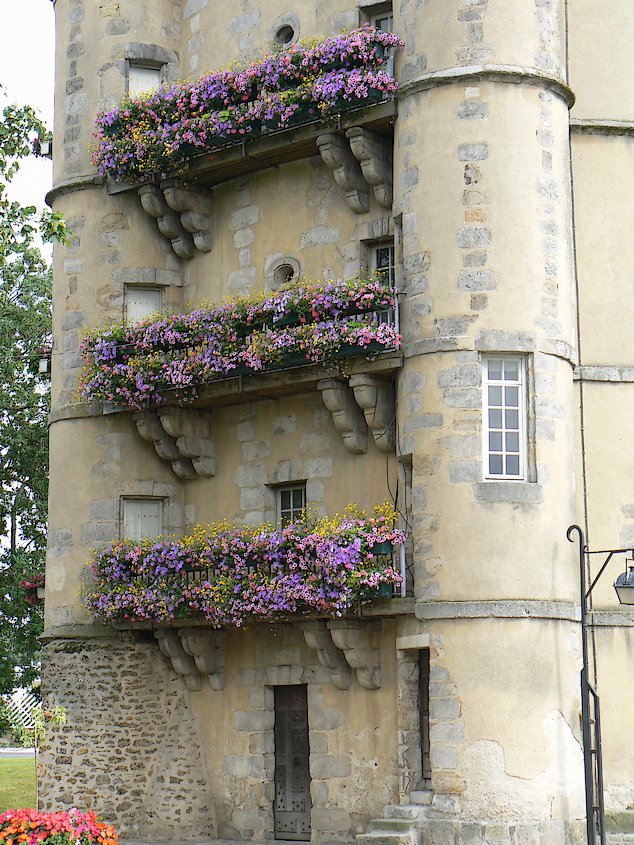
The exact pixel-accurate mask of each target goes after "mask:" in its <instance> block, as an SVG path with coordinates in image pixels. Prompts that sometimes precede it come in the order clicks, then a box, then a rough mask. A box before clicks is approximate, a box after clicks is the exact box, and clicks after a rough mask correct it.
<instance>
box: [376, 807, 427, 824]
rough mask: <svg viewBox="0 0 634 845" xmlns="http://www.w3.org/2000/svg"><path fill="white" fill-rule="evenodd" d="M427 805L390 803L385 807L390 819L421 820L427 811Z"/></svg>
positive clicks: (386, 815) (387, 816)
mask: <svg viewBox="0 0 634 845" xmlns="http://www.w3.org/2000/svg"><path fill="white" fill-rule="evenodd" d="M430 803H431V802H430ZM427 806H428V805H425V804H389V805H388V806H387V807H386V808H385V817H386V818H388V819H408V820H410V821H413V822H416V821H420V819H422V818H424V817H425V815H426V813H427Z"/></svg>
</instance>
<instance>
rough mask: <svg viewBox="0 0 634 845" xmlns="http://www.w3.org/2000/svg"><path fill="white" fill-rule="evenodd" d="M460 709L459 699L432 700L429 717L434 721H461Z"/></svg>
mask: <svg viewBox="0 0 634 845" xmlns="http://www.w3.org/2000/svg"><path fill="white" fill-rule="evenodd" d="M460 709H461V707H460V701H459V700H458V699H457V698H432V699H430V702H429V717H430V719H434V720H436V719H438V720H441V719H449V720H455V719H459V718H460Z"/></svg>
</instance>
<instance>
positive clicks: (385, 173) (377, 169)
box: [346, 126, 393, 208]
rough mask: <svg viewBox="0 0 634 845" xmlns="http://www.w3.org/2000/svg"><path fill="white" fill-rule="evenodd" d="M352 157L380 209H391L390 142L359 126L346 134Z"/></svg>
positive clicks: (388, 139)
mask: <svg viewBox="0 0 634 845" xmlns="http://www.w3.org/2000/svg"><path fill="white" fill-rule="evenodd" d="M346 138H347V139H348V141H349V142H350V149H351V151H352V154H353V156H354V157H355V158H356V159H357V161H358V162H359V164H360V165H361V172H362V173H363V178H364V179H365V181H366V182H367V183H368V185H370V186H371V187H372V191H373V192H374V197H375V199H376V201H377V202H378V204H379V205H380V206H381V207H382V208H392V199H393V190H392V141H391V139H390V138H385V137H383V136H382V135H377V133H376V132H370V131H368V130H367V129H363V128H362V127H361V126H354V127H353V128H352V129H348V131H347V132H346Z"/></svg>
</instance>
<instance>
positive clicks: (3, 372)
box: [0, 105, 67, 693]
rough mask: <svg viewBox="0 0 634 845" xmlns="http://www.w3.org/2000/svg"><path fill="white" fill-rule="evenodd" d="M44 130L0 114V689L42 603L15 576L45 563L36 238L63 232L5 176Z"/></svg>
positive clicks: (14, 675)
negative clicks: (18, 195) (31, 599)
mask: <svg viewBox="0 0 634 845" xmlns="http://www.w3.org/2000/svg"><path fill="white" fill-rule="evenodd" d="M47 137H49V136H48V133H47V131H46V129H45V127H44V126H43V125H42V123H41V121H40V120H39V119H38V117H37V115H36V114H35V112H34V111H33V109H31V108H30V107H29V106H22V107H20V106H16V105H7V106H5V108H4V110H3V112H2V120H1V121H0V349H2V355H1V356H0V693H3V692H8V691H9V690H10V689H11V688H13V687H14V686H18V685H19V686H28V685H29V684H30V682H31V681H32V680H33V678H34V677H35V676H36V675H37V671H38V669H37V666H38V652H39V646H38V641H37V637H38V635H39V634H40V633H41V630H42V609H41V605H35V606H31V605H30V604H29V603H28V602H27V601H26V598H25V595H24V590H23V589H22V588H21V587H20V581H21V580H23V579H24V578H25V577H31V576H33V575H34V574H36V573H37V572H42V571H43V569H44V552H45V545H46V543H45V527H46V505H47V493H48V489H47V488H48V479H47V467H48V435H47V416H48V408H49V389H48V385H47V384H46V383H45V382H43V381H42V379H41V378H39V377H38V374H37V368H38V361H39V359H40V357H41V353H42V349H43V348H45V347H48V346H49V344H50V333H51V271H50V268H49V266H48V263H47V261H46V259H45V258H44V256H43V255H42V253H41V251H40V249H39V246H38V243H39V239H40V238H42V239H44V240H46V239H49V240H50V239H54V240H59V241H62V242H63V241H65V240H66V238H67V232H66V227H65V225H64V223H63V220H61V218H60V216H59V215H57V214H52V213H50V212H38V210H37V209H36V208H35V207H33V206H27V207H24V206H22V205H20V204H19V203H18V202H16V201H15V200H13V199H11V197H10V194H9V183H10V182H11V180H12V179H13V177H14V176H15V174H16V173H17V172H18V170H19V167H20V163H21V161H22V160H23V159H24V158H25V157H26V156H28V155H30V154H31V152H32V149H33V145H34V142H35V143H37V139H45V138H47Z"/></svg>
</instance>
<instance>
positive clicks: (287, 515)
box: [275, 481, 306, 528]
mask: <svg viewBox="0 0 634 845" xmlns="http://www.w3.org/2000/svg"><path fill="white" fill-rule="evenodd" d="M297 490H300V491H301V493H302V506H301V508H296V507H295V506H294V505H293V493H294V492H296V491H297ZM283 493H290V496H291V506H290V508H283V507H282V494H283ZM275 509H276V521H277V524H278V525H279V526H280V528H284V527H285V526H286V525H289V524H290V523H292V522H301V521H302V520H303V519H304V515H305V513H306V482H305V481H295V482H294V483H291V484H281V485H280V486H279V487H276V488H275Z"/></svg>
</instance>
